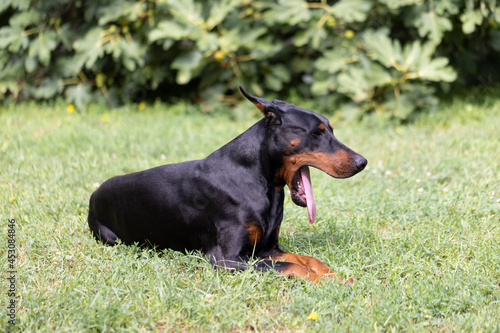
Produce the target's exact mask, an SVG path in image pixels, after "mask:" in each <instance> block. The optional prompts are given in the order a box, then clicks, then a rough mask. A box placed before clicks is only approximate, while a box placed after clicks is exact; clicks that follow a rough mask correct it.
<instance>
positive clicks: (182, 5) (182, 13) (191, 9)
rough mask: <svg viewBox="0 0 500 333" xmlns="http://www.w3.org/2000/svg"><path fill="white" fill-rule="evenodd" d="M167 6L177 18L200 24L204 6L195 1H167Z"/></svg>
mask: <svg viewBox="0 0 500 333" xmlns="http://www.w3.org/2000/svg"><path fill="white" fill-rule="evenodd" d="M166 3H167V6H168V7H169V8H170V9H171V10H172V12H173V14H174V16H175V17H176V18H179V19H182V20H184V21H186V22H187V21H190V22H199V21H200V20H201V11H202V10H201V9H202V4H201V3H199V2H194V1H193V0H167V1H166Z"/></svg>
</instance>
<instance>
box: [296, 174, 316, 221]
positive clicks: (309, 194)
mask: <svg viewBox="0 0 500 333" xmlns="http://www.w3.org/2000/svg"><path fill="white" fill-rule="evenodd" d="M300 176H301V178H302V186H304V190H305V192H306V200H307V214H308V215H309V224H313V223H314V221H315V220H316V203H315V202H314V194H313V189H312V185H311V174H310V173H309V167H308V166H307V165H304V166H303V167H301V168H300Z"/></svg>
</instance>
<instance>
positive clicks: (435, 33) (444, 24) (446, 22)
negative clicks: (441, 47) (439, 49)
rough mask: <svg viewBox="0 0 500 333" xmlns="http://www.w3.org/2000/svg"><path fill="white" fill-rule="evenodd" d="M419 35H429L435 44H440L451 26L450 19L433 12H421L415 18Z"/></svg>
mask: <svg viewBox="0 0 500 333" xmlns="http://www.w3.org/2000/svg"><path fill="white" fill-rule="evenodd" d="M415 25H416V27H417V28H418V34H419V35H420V37H426V36H427V37H429V39H430V40H431V41H432V42H433V43H434V44H436V45H438V44H440V43H441V41H442V39H443V35H444V33H445V32H446V31H451V29H452V28H453V26H452V24H451V21H450V19H448V18H447V17H443V16H439V15H437V14H436V13H435V12H432V11H430V12H422V13H421V14H420V16H419V17H418V18H417V19H416V20H415Z"/></svg>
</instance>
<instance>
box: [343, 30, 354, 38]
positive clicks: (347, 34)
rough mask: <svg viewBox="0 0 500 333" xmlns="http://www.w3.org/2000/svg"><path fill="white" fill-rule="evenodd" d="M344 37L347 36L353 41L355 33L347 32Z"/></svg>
mask: <svg viewBox="0 0 500 333" xmlns="http://www.w3.org/2000/svg"><path fill="white" fill-rule="evenodd" d="M344 36H345V37H346V38H349V39H352V38H354V31H352V30H347V31H346V32H345V34H344Z"/></svg>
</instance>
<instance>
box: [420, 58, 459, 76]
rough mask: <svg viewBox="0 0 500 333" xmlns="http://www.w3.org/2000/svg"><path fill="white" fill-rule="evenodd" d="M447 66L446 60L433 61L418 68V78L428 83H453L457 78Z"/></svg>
mask: <svg viewBox="0 0 500 333" xmlns="http://www.w3.org/2000/svg"><path fill="white" fill-rule="evenodd" d="M447 65H448V58H444V57H439V58H436V59H433V60H431V61H429V62H427V63H424V64H422V65H421V66H420V69H419V71H418V74H419V77H421V78H423V79H427V80H430V81H445V82H453V81H455V80H456V78H457V73H456V72H455V71H454V70H453V68H451V67H449V66H447Z"/></svg>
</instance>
